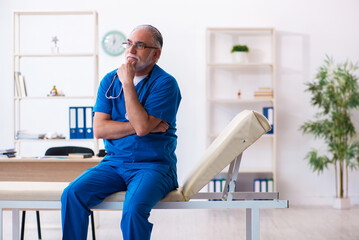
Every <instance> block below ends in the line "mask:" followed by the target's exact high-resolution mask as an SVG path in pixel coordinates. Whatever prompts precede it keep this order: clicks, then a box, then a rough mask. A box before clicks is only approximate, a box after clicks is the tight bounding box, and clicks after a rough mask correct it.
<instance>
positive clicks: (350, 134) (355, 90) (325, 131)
mask: <svg viewBox="0 0 359 240" xmlns="http://www.w3.org/2000/svg"><path fill="white" fill-rule="evenodd" d="M356 70H358V65H357V64H353V63H351V62H348V61H346V62H345V63H341V64H335V63H334V61H333V59H332V58H329V57H328V56H327V57H326V59H325V61H324V65H323V66H321V67H320V69H319V72H318V73H317V75H316V77H315V79H314V80H313V81H312V82H308V83H306V85H307V87H308V88H307V89H306V91H307V92H310V93H311V95H312V97H311V104H312V105H313V106H315V107H318V108H319V110H320V112H319V113H317V114H316V116H315V119H316V120H315V121H307V122H305V123H304V124H303V125H302V126H301V127H300V129H301V130H302V131H303V133H309V134H312V135H314V137H315V138H321V139H323V140H324V141H325V143H326V147H327V153H326V154H324V155H320V154H319V153H318V150H316V149H312V150H311V151H310V152H309V153H308V154H307V156H306V159H307V160H308V161H309V165H310V166H311V167H312V168H313V172H318V174H319V173H322V172H323V170H324V169H325V168H328V165H329V164H333V165H334V170H335V189H336V197H340V198H343V197H344V181H343V180H344V170H345V173H346V184H345V185H346V191H345V192H346V197H348V168H350V169H351V170H353V169H356V168H357V167H358V166H359V142H358V141H355V140H354V139H355V137H356V136H357V134H356V131H355V128H354V125H353V123H352V120H351V112H352V110H354V109H357V108H358V107H359V84H358V77H357V76H356V75H355V72H356ZM338 173H339V179H338ZM338 183H339V186H338ZM338 187H339V194H338Z"/></svg>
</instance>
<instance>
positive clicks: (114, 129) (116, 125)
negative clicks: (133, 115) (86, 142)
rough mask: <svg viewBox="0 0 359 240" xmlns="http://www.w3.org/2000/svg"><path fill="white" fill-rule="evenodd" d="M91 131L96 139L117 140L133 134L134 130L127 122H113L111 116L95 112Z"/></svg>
mask: <svg viewBox="0 0 359 240" xmlns="http://www.w3.org/2000/svg"><path fill="white" fill-rule="evenodd" d="M93 131H94V134H95V137H96V138H104V139H109V140H111V139H119V138H123V137H126V136H129V135H132V134H135V133H136V132H135V130H134V128H133V127H132V126H131V124H130V123H129V122H120V121H114V120H112V119H111V115H110V114H107V113H102V112H95V116H94V119H93Z"/></svg>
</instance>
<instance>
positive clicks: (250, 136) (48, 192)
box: [0, 110, 270, 202]
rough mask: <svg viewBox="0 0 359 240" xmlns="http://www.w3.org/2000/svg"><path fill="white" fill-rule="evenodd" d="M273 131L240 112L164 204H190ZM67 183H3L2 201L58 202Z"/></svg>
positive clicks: (0, 186) (252, 114)
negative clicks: (247, 150) (190, 200)
mask: <svg viewBox="0 0 359 240" xmlns="http://www.w3.org/2000/svg"><path fill="white" fill-rule="evenodd" d="M269 130H270V125H269V123H268V121H267V119H266V118H265V117H264V116H263V115H261V114H259V113H257V112H255V111H249V110H245V111H242V112H241V113H239V114H238V115H237V116H236V117H235V118H234V119H233V120H232V121H231V122H230V123H229V124H228V125H227V126H226V128H225V129H224V130H223V131H222V132H221V133H220V134H219V136H218V137H217V138H216V139H215V141H214V142H213V143H212V144H211V145H210V146H209V148H208V149H207V150H206V152H205V153H204V155H203V156H202V158H201V159H200V160H199V161H198V162H197V164H196V166H195V167H194V168H193V169H192V171H191V173H190V174H189V175H188V177H187V178H186V179H185V181H184V184H183V188H181V187H180V188H178V189H176V190H173V191H171V192H170V193H169V194H168V195H167V196H166V197H165V198H164V199H162V200H161V201H167V202H177V201H188V200H189V199H190V198H191V197H192V196H193V195H195V194H196V193H198V192H199V190H201V189H202V188H203V187H204V186H205V185H206V184H208V183H209V182H210V181H211V180H212V179H213V178H214V177H215V176H216V175H217V174H218V173H220V172H221V171H222V170H223V169H224V168H225V167H226V166H227V165H228V164H230V162H231V161H232V160H233V159H234V158H235V157H237V156H238V155H239V154H241V153H242V152H243V151H244V150H245V149H247V148H248V147H249V146H250V145H251V144H253V143H254V142H255V141H256V140H257V139H258V138H259V137H260V136H262V135H263V134H264V133H266V132H267V131H269ZM67 185H68V183H62V182H0V200H25V201H26V200H33V201H35V200H38V201H41V200H44V201H52V200H54V201H56V200H60V199H61V194H62V191H63V189H64V188H66V186H67ZM125 194H126V192H118V193H115V194H112V195H111V196H109V197H108V198H106V199H105V201H116V202H122V201H124V199H125Z"/></svg>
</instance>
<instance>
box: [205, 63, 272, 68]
mask: <svg viewBox="0 0 359 240" xmlns="http://www.w3.org/2000/svg"><path fill="white" fill-rule="evenodd" d="M207 65H208V67H217V68H263V67H265V68H268V67H269V68H273V64H272V63H207Z"/></svg>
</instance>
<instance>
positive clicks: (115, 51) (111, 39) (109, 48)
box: [102, 31, 127, 56]
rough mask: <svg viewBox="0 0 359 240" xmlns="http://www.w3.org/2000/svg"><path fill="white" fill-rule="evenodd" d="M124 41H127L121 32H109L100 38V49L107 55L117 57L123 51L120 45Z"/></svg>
mask: <svg viewBox="0 0 359 240" xmlns="http://www.w3.org/2000/svg"><path fill="white" fill-rule="evenodd" d="M126 41H127V39H126V37H125V35H123V34H122V33H121V32H119V31H110V32H108V33H106V34H105V36H103V38H102V48H103V50H104V51H105V53H107V54H108V55H110V56H118V55H121V54H122V53H123V52H124V51H125V48H124V47H123V45H122V43H123V42H126Z"/></svg>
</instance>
